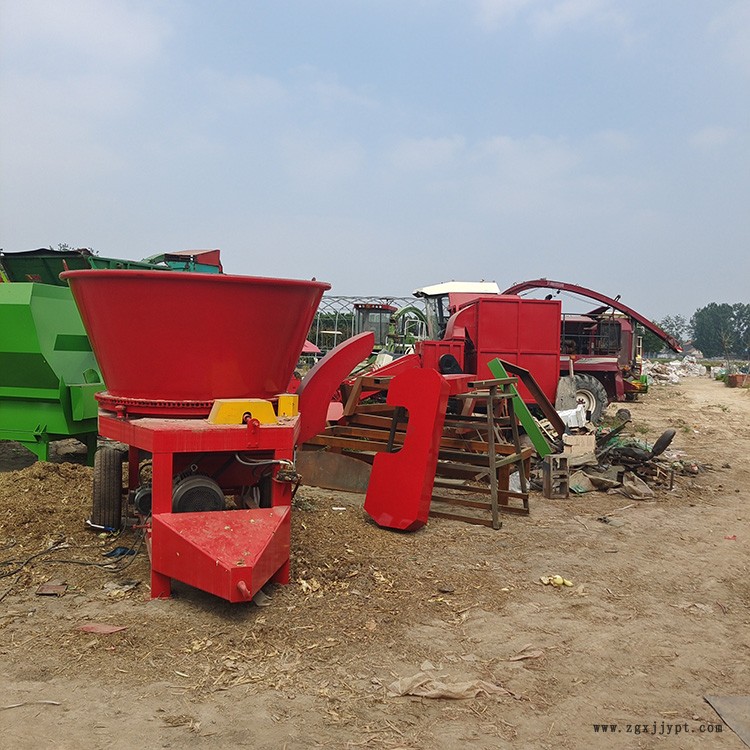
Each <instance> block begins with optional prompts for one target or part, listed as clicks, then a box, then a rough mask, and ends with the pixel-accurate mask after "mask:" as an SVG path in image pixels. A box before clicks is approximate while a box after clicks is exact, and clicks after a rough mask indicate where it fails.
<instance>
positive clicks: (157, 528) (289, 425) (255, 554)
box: [99, 412, 299, 602]
mask: <svg viewBox="0 0 750 750" xmlns="http://www.w3.org/2000/svg"><path fill="white" fill-rule="evenodd" d="M298 433H299V417H291V418H288V419H284V420H280V421H279V423H278V424H269V425H262V424H259V423H257V422H256V421H255V420H253V421H251V422H249V423H248V424H243V425H214V424H210V423H208V422H207V421H206V420H205V419H162V418H152V417H144V418H141V419H123V418H118V417H115V416H114V415H111V414H107V413H104V412H100V413H99V434H100V435H103V436H104V437H107V438H110V439H112V440H117V441H119V442H122V443H125V444H127V445H128V446H130V450H129V476H128V484H129V487H130V489H134V488H135V487H136V486H137V485H138V483H139V478H138V458H139V455H140V451H141V450H144V451H148V452H149V453H151V454H152V523H151V528H150V529H149V531H148V534H149V546H150V552H151V597H152V598H166V597H169V596H170V595H171V580H172V579H175V580H178V581H181V582H183V583H186V584H188V585H190V586H193V587H195V588H198V589H201V590H203V591H207V592H209V593H211V594H215V595H216V596H220V597H222V598H224V599H226V600H228V601H230V602H241V601H248V600H250V599H252V597H253V596H254V595H255V594H256V593H257V592H258V591H259V590H260V589H261V587H262V586H264V585H265V584H266V583H268V582H269V581H272V582H275V583H288V581H289V549H290V531H291V500H292V488H291V485H290V483H289V482H287V481H280V480H277V479H276V474H277V473H278V469H279V466H280V464H273V463H269V465H271V466H273V473H272V479H271V492H270V503H269V504H270V507H263V508H252V509H244V510H226V511H208V512H199V513H173V512H172V490H173V480H174V475H175V473H176V471H177V470H178V467H179V466H182V465H184V464H185V463H186V461H187V462H188V463H189V462H193V461H198V462H199V461H201V460H203V459H206V460H209V461H210V460H212V459H215V458H219V459H221V458H222V454H223V455H224V456H226V457H227V458H231V457H232V456H233V455H234V454H236V453H241V454H243V456H246V457H248V458H249V459H250V460H251V461H252V456H253V455H254V454H255V455H257V456H259V457H262V460H264V461H267V462H289V463H291V462H292V461H293V459H294V446H295V443H296V442H297V437H298ZM241 466H242V465H241V464H238V465H237V466H235V467H234V468H235V475H236V472H237V470H238V469H239V468H241ZM248 471H252V470H248ZM234 481H236V479H234V480H233V482H234ZM247 483H248V484H251V483H252V481H251V480H248V482H247ZM220 484H221V482H220ZM221 486H222V487H223V486H224V485H223V484H221Z"/></svg>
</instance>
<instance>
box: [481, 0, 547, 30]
mask: <svg viewBox="0 0 750 750" xmlns="http://www.w3.org/2000/svg"><path fill="white" fill-rule="evenodd" d="M535 2H537V0H476V14H477V20H478V21H479V24H480V25H481V26H482V27H483V28H484V29H486V30H488V31H494V30H496V29H498V28H500V27H501V26H504V25H505V24H507V23H510V22H512V21H514V20H515V18H516V17H517V16H518V15H519V14H520V13H522V12H523V10H524V9H525V8H528V7H531V6H532V5H533V4H534V3H535Z"/></svg>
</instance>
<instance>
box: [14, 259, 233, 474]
mask: <svg viewBox="0 0 750 750" xmlns="http://www.w3.org/2000/svg"><path fill="white" fill-rule="evenodd" d="M82 268H83V269H85V268H138V269H153V270H162V271H169V270H176V271H200V272H203V273H206V272H209V273H221V270H222V269H221V263H220V261H219V251H218V250H210V251H189V252H180V253H171V254H164V255H160V256H154V257H152V258H147V259H146V260H145V261H123V260H113V259H109V258H101V257H100V256H98V255H95V254H93V253H91V252H90V251H88V250H49V249H42V250H31V251H27V252H21V253H0V440H15V441H17V442H19V443H21V444H22V445H24V446H25V447H26V448H28V449H29V450H30V451H31V452H32V453H34V454H35V455H36V456H37V457H38V458H39V459H40V460H42V461H46V460H48V458H49V444H50V442H51V441H54V440H62V439H65V438H76V439H78V440H80V441H81V442H82V443H84V444H85V445H86V447H87V449H88V461H89V463H90V464H93V462H94V454H95V451H96V444H97V439H96V436H97V411H98V407H97V402H96V398H95V394H96V393H97V392H99V391H103V390H105V387H106V386H105V385H104V382H103V380H102V376H101V373H100V371H99V366H98V364H97V362H96V358H95V357H94V353H93V352H92V350H91V345H90V343H89V340H88V336H87V335H86V331H85V329H84V327H83V323H82V322H81V316H80V314H79V313H78V308H77V307H76V304H75V301H74V300H73V296H72V294H71V292H70V289H69V288H68V286H67V284H65V282H63V281H60V279H59V274H60V273H61V272H62V271H65V270H74V269H82Z"/></svg>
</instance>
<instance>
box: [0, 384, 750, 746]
mask: <svg viewBox="0 0 750 750" xmlns="http://www.w3.org/2000/svg"><path fill="white" fill-rule="evenodd" d="M615 408H616V407H614V406H613V407H610V409H612V410H614V409H615ZM628 408H630V410H631V412H632V415H633V425H634V428H635V429H636V430H637V431H638V434H640V435H645V437H646V439H650V440H654V439H655V438H656V437H657V436H658V435H659V434H660V433H661V432H662V431H663V430H664V429H666V428H667V427H670V426H673V427H675V428H676V429H677V436H676V438H675V440H674V442H673V445H672V448H673V449H675V450H677V451H682V452H684V453H685V454H686V455H687V456H689V457H690V458H692V459H693V460H694V461H696V462H697V463H698V464H700V465H701V466H702V467H703V470H702V471H700V472H699V473H698V474H696V475H695V476H679V477H678V478H677V480H676V484H675V488H674V489H673V490H672V491H671V492H670V491H666V490H662V491H659V493H658V494H657V497H656V499H655V500H654V501H653V502H635V501H632V500H629V499H627V498H625V497H623V496H621V495H607V494H603V493H591V494H587V495H584V496H581V497H577V498H571V499H570V500H558V501H550V500H545V499H543V498H542V497H541V496H540V495H538V494H534V495H533V496H532V515H531V516H530V517H529V518H516V517H509V518H506V519H504V520H505V523H504V526H503V529H502V530H501V531H499V532H494V531H492V530H489V529H486V528H483V527H470V526H466V525H462V524H458V523H455V522H450V521H440V520H435V521H431V522H430V524H429V525H428V527H427V528H425V529H423V530H422V531H420V532H418V533H416V534H413V535H402V534H393V533H388V532H386V531H383V530H381V529H378V528H377V527H375V526H374V525H372V524H371V523H369V522H368V521H367V520H366V518H365V517H364V515H363V513H362V511H361V505H362V498H361V497H359V496H356V495H344V494H335V493H331V492H326V491H321V490H313V489H305V488H303V489H301V490H300V493H299V495H298V503H297V505H298V508H297V509H296V510H295V512H294V529H293V547H294V548H293V571H292V575H293V581H294V582H293V584H292V585H290V586H287V587H283V588H276V589H275V590H274V591H272V592H271V596H272V598H271V602H270V606H267V607H254V606H249V607H245V606H234V607H232V606H229V605H226V604H224V603H222V602H220V601H217V600H215V599H213V598H211V597H208V596H205V595H203V594H201V593H200V592H195V591H192V590H189V589H187V588H185V587H179V586H177V587H176V589H177V594H178V595H177V596H175V598H173V599H172V600H170V601H150V600H149V599H148V591H147V585H148V561H147V559H146V558H145V555H138V556H137V557H136V558H135V559H134V560H133V561H132V562H129V563H128V564H129V567H127V568H125V569H123V570H119V571H114V572H113V571H109V570H107V569H103V568H99V567H93V566H84V565H79V564H72V563H63V562H55V560H56V558H57V557H62V556H65V557H66V558H67V559H71V560H76V561H78V562H96V563H101V562H102V560H103V558H102V556H101V553H102V551H105V550H106V549H109V548H111V547H113V546H115V545H116V544H130V543H132V542H133V537H129V536H128V535H124V536H123V537H121V538H120V539H119V540H117V541H113V540H100V539H98V538H97V537H96V536H95V535H92V534H91V532H88V531H86V530H85V529H84V527H83V521H84V519H85V518H86V515H87V514H88V507H89V491H90V490H89V488H90V480H91V477H90V470H89V469H88V468H87V467H84V466H80V465H74V464H69V463H59V462H58V463H53V464H35V465H32V466H28V467H27V468H22V469H20V470H19V469H16V470H14V471H5V472H0V562H3V561H9V560H13V559H26V558H28V557H29V556H30V555H31V554H34V553H36V552H38V551H40V550H44V549H46V548H47V547H49V545H50V544H51V543H52V542H54V541H55V540H60V539H62V538H64V539H65V541H66V543H67V544H68V545H69V546H68V547H65V548H64V549H62V550H60V551H59V552H55V553H50V554H48V555H45V556H41V557H39V558H37V559H36V560H34V561H33V562H32V563H31V564H29V565H28V566H26V567H24V568H23V570H22V571H20V572H19V573H18V574H15V575H13V576H7V577H5V578H0V597H2V600H0V696H1V697H0V737H2V738H3V744H4V745H5V746H7V747H14V748H19V749H23V748H35V749H36V748H39V747H54V748H76V749H78V748H82V747H87V748H118V749H119V748H123V749H124V748H128V750H130V749H131V748H133V747H138V746H142V747H175V748H176V747H179V748H223V747H227V748H228V747H254V748H256V749H258V750H260V749H262V748H269V749H270V748H274V749H277V748H287V749H288V750H294V749H297V748H300V749H301V748H314V747H325V748H391V749H392V750H393V749H395V748H423V749H424V750H447V749H449V748H463V747H468V746H471V747H472V748H475V749H476V750H484V749H487V750H489V749H490V748H498V747H518V748H557V749H559V748H571V749H573V748H588V747H606V748H620V747H628V748H630V747H643V748H652V747H654V748H655V747H659V748H695V747H699V746H700V747H716V748H727V749H733V750H739V748H742V747H744V745H743V743H742V742H741V741H740V740H739V739H738V738H737V736H736V735H734V734H733V733H732V732H731V731H730V730H729V729H728V728H727V727H726V726H724V727H723V728H722V731H720V732H715V731H714V732H711V733H710V735H709V732H707V731H701V727H703V728H704V730H706V729H707V728H708V727H709V726H710V727H714V728H715V727H716V725H720V724H721V721H720V720H719V718H718V716H717V715H716V713H715V712H714V711H713V710H712V709H711V707H710V706H709V705H708V704H707V703H706V702H705V701H704V699H703V696H704V695H750V646H749V645H748V643H749V641H750V637H749V636H748V634H749V633H750V612H749V610H748V604H749V603H750V575H749V571H748V565H749V563H750V547H749V546H748V545H749V542H750V510H748V500H749V499H750V498H749V493H748V487H750V469H748V465H747V455H748V448H749V447H750V391H748V390H745V389H729V388H726V387H725V386H723V385H722V384H721V383H718V382H715V381H711V380H708V379H699V378H693V379H686V380H685V381H683V383H681V384H680V385H678V386H669V387H656V388H654V389H653V391H652V393H651V394H649V395H648V396H647V397H646V398H645V399H644V400H643V401H642V402H637V403H634V404H629V405H628ZM5 445H6V447H5V448H4V449H3V451H4V453H3V455H5V454H7V452H8V451H10V450H11V449H12V446H9V445H8V444H5ZM18 458H19V454H18V453H17V451H16V454H15V460H18ZM62 458H64V456H63V457H62ZM60 459H61V457H58V458H57V459H56V460H58V461H59V460H60ZM15 466H16V467H17V466H18V464H15ZM6 468H7V467H6ZM338 507H344V508H345V510H333V508H338ZM605 515H606V516H608V517H609V518H610V519H614V520H615V521H616V523H614V524H609V523H602V522H601V521H600V520H598V519H599V518H601V517H603V516H605ZM10 569H11V567H10V566H6V567H5V568H0V572H2V571H3V570H5V571H6V572H7V571H8V570H10ZM551 573H559V574H561V575H564V576H565V577H566V578H570V579H572V580H573V582H574V584H575V585H574V586H573V587H572V588H566V589H564V590H557V589H552V588H551V587H549V586H543V585H541V584H540V583H539V578H540V576H543V575H549V574H551ZM49 579H52V580H62V581H65V582H66V583H67V584H68V586H69V588H68V592H67V593H66V595H65V596H63V597H59V598H58V597H40V596H35V594H34V592H35V590H36V587H37V586H38V584H39V583H40V582H42V581H44V580H49ZM123 581H133V582H137V585H136V586H135V587H134V588H132V589H130V590H129V591H123V590H122V589H118V588H116V587H115V588H112V584H113V583H114V584H118V583H122V582H123ZM108 585H109V587H108V588H105V587H107V586H108ZM86 622H104V623H110V624H116V625H123V626H127V629H126V630H123V631H121V632H118V633H114V634H112V635H92V634H90V633H84V632H82V631H80V630H79V629H78V626H79V625H81V624H83V623H86ZM422 669H427V670H428V671H429V673H430V674H432V675H433V676H436V677H438V678H439V679H441V680H442V681H443V682H445V683H449V684H454V683H458V682H462V681H474V680H480V679H481V680H485V681H488V682H490V683H492V684H494V685H496V686H501V687H502V688H503V689H504V692H502V693H499V694H497V695H489V696H488V695H486V694H485V695H480V696H479V697H477V698H472V699H468V700H447V699H427V698H419V697H393V696H391V695H389V693H388V690H387V688H388V686H389V685H390V684H391V683H392V682H393V681H394V680H396V679H398V678H403V677H408V676H410V675H413V674H415V673H418V672H419V671H420V670H422ZM44 701H49V702H44ZM15 704H22V705H19V706H16V707H13V708H8V706H14V705H15ZM662 723H664V730H663V731H665V732H666V731H667V727H668V726H670V725H671V726H675V725H678V724H680V725H682V726H683V727H684V725H687V728H688V729H689V730H690V731H688V732H686V731H684V729H683V731H682V732H681V733H680V735H679V736H675V735H674V734H670V735H660V734H658V732H659V730H661V729H662ZM594 724H608V725H611V724H617V725H618V730H619V731H617V732H616V733H615V734H614V735H613V736H608V737H606V738H604V737H602V736H600V735H601V732H599V733H596V732H595V731H594V728H593V725H594ZM636 724H638V725H648V726H649V728H652V727H653V725H654V724H656V730H657V734H656V735H653V734H652V733H651V732H649V733H643V732H641V733H640V734H638V735H636V734H635V733H634V725H636ZM627 725H631V731H630V732H628V731H627Z"/></svg>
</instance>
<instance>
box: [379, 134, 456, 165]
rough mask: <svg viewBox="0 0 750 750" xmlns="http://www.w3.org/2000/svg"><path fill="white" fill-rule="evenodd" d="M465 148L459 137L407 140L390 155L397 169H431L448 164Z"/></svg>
mask: <svg viewBox="0 0 750 750" xmlns="http://www.w3.org/2000/svg"><path fill="white" fill-rule="evenodd" d="M464 147H465V141H464V139H463V137H461V136H457V135H456V136H451V137H445V138H409V139H406V140H403V141H401V142H400V143H398V144H397V145H396V146H395V147H394V148H393V150H392V151H391V154H390V161H391V163H392V164H393V165H394V166H395V167H396V168H397V169H405V170H421V169H431V168H433V167H437V166H441V165H444V164H447V163H450V162H451V161H452V160H453V159H455V158H456V157H457V156H459V155H460V153H461V152H462V151H463V149H464Z"/></svg>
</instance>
